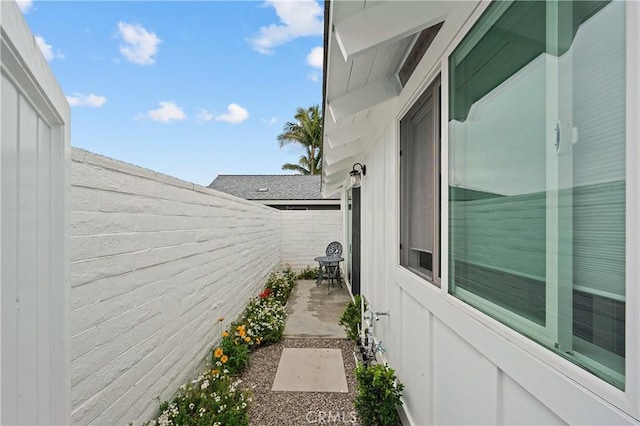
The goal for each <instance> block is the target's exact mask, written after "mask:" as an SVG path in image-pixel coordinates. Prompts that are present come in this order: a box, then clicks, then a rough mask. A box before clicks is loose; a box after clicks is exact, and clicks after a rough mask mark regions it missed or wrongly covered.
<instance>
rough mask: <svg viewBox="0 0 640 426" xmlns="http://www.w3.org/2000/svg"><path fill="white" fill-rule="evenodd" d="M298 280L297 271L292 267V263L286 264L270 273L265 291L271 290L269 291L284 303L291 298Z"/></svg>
mask: <svg viewBox="0 0 640 426" xmlns="http://www.w3.org/2000/svg"><path fill="white" fill-rule="evenodd" d="M296 280H297V276H296V273H295V272H294V271H293V269H291V266H290V265H286V266H284V267H282V268H281V269H279V270H277V271H274V272H272V273H271V274H270V275H269V278H268V279H267V285H266V286H265V287H266V288H265V291H266V290H269V293H270V294H271V295H272V296H273V297H274V298H275V299H276V300H278V301H279V302H280V303H282V304H283V305H284V304H286V303H287V300H288V299H289V295H290V294H291V290H293V287H294V285H295V284H296Z"/></svg>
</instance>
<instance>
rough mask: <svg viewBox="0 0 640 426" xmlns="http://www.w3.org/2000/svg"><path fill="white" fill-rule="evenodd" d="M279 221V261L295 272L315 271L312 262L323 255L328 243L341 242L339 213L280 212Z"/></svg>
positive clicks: (317, 211) (340, 214)
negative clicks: (280, 254)
mask: <svg viewBox="0 0 640 426" xmlns="http://www.w3.org/2000/svg"><path fill="white" fill-rule="evenodd" d="M280 220H281V221H282V227H281V237H280V240H281V242H282V248H281V253H282V261H283V262H285V263H289V264H291V266H292V267H293V268H294V269H303V268H305V267H307V266H309V267H312V268H315V267H317V266H318V265H317V263H316V262H314V261H313V258H314V257H316V256H322V255H324V253H325V250H326V249H327V245H328V244H329V243H330V242H332V241H343V240H342V238H341V237H342V213H341V211H340V210H282V211H281V214H280ZM343 254H344V252H343ZM343 257H344V256H343Z"/></svg>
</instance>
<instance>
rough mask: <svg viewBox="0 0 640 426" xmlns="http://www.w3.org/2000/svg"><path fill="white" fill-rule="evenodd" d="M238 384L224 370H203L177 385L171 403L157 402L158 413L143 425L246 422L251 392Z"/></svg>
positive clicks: (243, 423)
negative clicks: (177, 389)
mask: <svg viewBox="0 0 640 426" xmlns="http://www.w3.org/2000/svg"><path fill="white" fill-rule="evenodd" d="M239 384H240V380H235V381H234V379H233V378H232V377H230V376H229V375H228V374H227V372H226V371H225V370H222V371H220V370H219V369H211V370H207V371H206V372H204V373H202V374H200V375H199V376H198V378H197V379H195V380H192V381H191V382H190V383H188V384H186V385H182V386H180V390H179V391H178V394H177V395H176V396H175V398H174V399H173V401H172V402H171V403H169V402H163V403H162V404H161V405H160V416H159V417H158V418H157V419H156V420H151V421H150V422H147V423H145V425H148V426H156V425H157V426H164V425H197V426H204V425H218V426H222V425H238V426H244V425H248V424H249V415H248V411H249V405H248V403H249V402H251V395H250V393H249V392H247V391H242V390H240V389H238V385H239Z"/></svg>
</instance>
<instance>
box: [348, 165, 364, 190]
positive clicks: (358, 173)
mask: <svg viewBox="0 0 640 426" xmlns="http://www.w3.org/2000/svg"><path fill="white" fill-rule="evenodd" d="M356 166H360V170H356ZM349 175H350V176H351V186H352V187H354V188H359V187H360V183H361V181H362V176H366V175H367V166H365V165H363V164H360V163H356V164H354V165H353V168H352V169H351V171H350V172H349Z"/></svg>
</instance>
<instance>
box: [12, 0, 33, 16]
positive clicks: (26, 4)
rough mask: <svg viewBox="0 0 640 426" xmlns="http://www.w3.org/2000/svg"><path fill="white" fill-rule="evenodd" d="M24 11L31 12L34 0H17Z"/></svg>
mask: <svg viewBox="0 0 640 426" xmlns="http://www.w3.org/2000/svg"><path fill="white" fill-rule="evenodd" d="M16 3H18V7H19V8H20V10H21V11H22V13H29V12H30V11H31V9H32V8H33V0H16Z"/></svg>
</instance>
